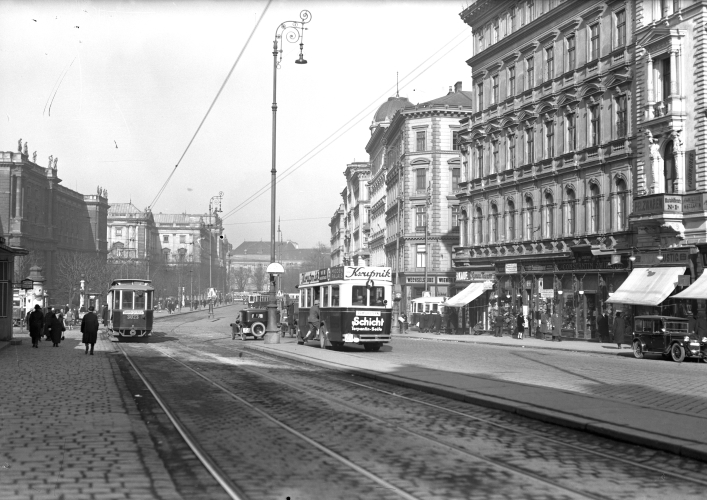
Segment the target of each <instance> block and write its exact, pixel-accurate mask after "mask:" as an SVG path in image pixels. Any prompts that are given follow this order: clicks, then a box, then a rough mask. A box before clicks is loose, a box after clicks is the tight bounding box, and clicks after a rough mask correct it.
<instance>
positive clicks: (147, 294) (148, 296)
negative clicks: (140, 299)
mask: <svg viewBox="0 0 707 500" xmlns="http://www.w3.org/2000/svg"><path fill="white" fill-rule="evenodd" d="M145 297H146V300H145V304H146V307H145V309H147V310H148V311H150V310H152V292H145Z"/></svg>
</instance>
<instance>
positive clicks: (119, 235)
mask: <svg viewBox="0 0 707 500" xmlns="http://www.w3.org/2000/svg"><path fill="white" fill-rule="evenodd" d="M115 236H116V237H117V238H122V236H123V228H122V227H116V228H115Z"/></svg>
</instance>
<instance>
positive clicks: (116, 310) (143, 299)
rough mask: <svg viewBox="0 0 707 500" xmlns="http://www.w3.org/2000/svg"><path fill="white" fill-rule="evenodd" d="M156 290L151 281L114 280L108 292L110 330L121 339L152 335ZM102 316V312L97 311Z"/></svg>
mask: <svg viewBox="0 0 707 500" xmlns="http://www.w3.org/2000/svg"><path fill="white" fill-rule="evenodd" d="M154 293H155V289H154V288H153V287H152V282H151V281H150V280H140V279H119V280H114V281H113V282H112V283H111V285H110V289H109V291H108V312H109V313H110V316H109V317H110V322H109V329H110V330H111V331H112V332H113V334H117V335H118V338H120V337H138V338H145V339H146V340H147V336H148V335H150V334H151V333H152V320H153V317H154V310H153V297H154ZM97 314H99V315H100V312H99V311H97Z"/></svg>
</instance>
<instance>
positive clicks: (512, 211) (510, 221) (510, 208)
mask: <svg viewBox="0 0 707 500" xmlns="http://www.w3.org/2000/svg"><path fill="white" fill-rule="evenodd" d="M506 210H507V212H508V216H507V217H506V222H507V225H506V236H507V239H508V241H513V240H515V239H516V205H515V203H513V201H511V200H508V203H507V205H506Z"/></svg>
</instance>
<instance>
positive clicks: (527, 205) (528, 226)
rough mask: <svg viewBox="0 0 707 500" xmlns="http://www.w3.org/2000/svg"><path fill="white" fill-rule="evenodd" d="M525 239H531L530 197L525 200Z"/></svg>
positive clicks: (531, 200)
mask: <svg viewBox="0 0 707 500" xmlns="http://www.w3.org/2000/svg"><path fill="white" fill-rule="evenodd" d="M523 215H524V216H525V221H524V222H525V223H524V224H523V225H524V226H525V239H526V240H532V239H533V199H532V198H530V196H528V197H526V198H525V213H524V214H523Z"/></svg>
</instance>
